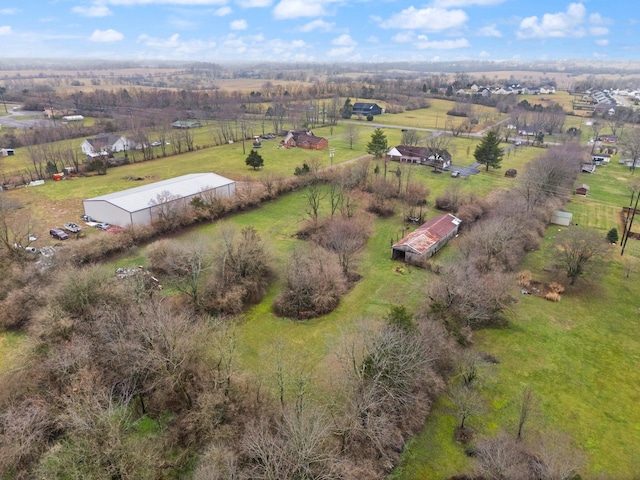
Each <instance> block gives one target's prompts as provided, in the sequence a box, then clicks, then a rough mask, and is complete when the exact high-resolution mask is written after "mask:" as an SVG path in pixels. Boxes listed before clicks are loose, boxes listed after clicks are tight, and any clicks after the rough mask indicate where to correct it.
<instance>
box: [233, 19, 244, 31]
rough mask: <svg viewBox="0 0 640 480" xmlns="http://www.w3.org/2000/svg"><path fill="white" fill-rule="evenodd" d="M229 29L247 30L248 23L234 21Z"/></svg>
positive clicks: (241, 20)
mask: <svg viewBox="0 0 640 480" xmlns="http://www.w3.org/2000/svg"><path fill="white" fill-rule="evenodd" d="M229 28H230V29H231V30H246V29H247V21H246V20H244V19H240V20H234V21H233V22H231V23H230V24H229Z"/></svg>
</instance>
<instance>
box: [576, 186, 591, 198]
mask: <svg viewBox="0 0 640 480" xmlns="http://www.w3.org/2000/svg"><path fill="white" fill-rule="evenodd" d="M587 193H589V185H587V184H586V183H583V184H582V185H578V186H577V187H576V195H582V196H583V197H586V196H587Z"/></svg>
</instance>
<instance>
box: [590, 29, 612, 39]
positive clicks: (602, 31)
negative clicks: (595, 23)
mask: <svg viewBox="0 0 640 480" xmlns="http://www.w3.org/2000/svg"><path fill="white" fill-rule="evenodd" d="M608 33H609V29H608V28H607V27H589V35H593V36H594V37H601V36H603V35H607V34H608Z"/></svg>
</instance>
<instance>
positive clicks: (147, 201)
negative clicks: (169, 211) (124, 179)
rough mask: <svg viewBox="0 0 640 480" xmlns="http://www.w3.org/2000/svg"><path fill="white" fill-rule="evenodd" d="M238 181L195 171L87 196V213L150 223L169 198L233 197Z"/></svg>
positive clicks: (123, 224)
mask: <svg viewBox="0 0 640 480" xmlns="http://www.w3.org/2000/svg"><path fill="white" fill-rule="evenodd" d="M235 191H236V182H234V181H233V180H229V179H228V178H225V177H222V176H220V175H217V174H215V173H192V174H189V175H182V176H181V177H176V178H171V179H169V180H163V181H161V182H155V183H150V184H148V185H142V186H140V187H135V188H130V189H128V190H122V191H120V192H115V193H109V194H107V195H101V196H99V197H95V198H90V199H87V200H84V201H83V202H82V203H83V206H84V213H85V215H88V216H90V217H92V218H94V219H97V220H99V221H101V222H107V223H110V224H112V225H118V226H120V227H128V226H141V225H149V224H150V223H152V222H153V221H154V220H155V219H156V218H157V216H158V211H159V210H160V208H162V207H163V206H164V205H166V203H169V202H189V201H190V200H191V199H192V198H194V197H197V196H200V195H202V194H203V192H207V195H211V194H213V195H215V196H218V197H230V196H231V195H233V194H234V193H235ZM161 204H163V205H161Z"/></svg>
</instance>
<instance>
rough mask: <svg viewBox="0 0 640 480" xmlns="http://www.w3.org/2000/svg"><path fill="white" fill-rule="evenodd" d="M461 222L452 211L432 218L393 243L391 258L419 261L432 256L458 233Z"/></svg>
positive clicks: (412, 261)
mask: <svg viewBox="0 0 640 480" xmlns="http://www.w3.org/2000/svg"><path fill="white" fill-rule="evenodd" d="M460 223H461V220H460V219H459V218H458V217H456V216H455V215H452V214H450V213H445V214H443V215H438V216H437V217H434V218H432V219H431V220H429V221H428V222H426V223H423V224H422V225H420V226H419V227H418V228H417V229H415V230H414V231H413V232H411V233H409V234H408V235H407V236H406V237H404V238H403V239H402V240H400V241H399V242H397V243H395V244H394V245H392V247H391V258H392V259H393V260H404V261H405V262H407V263H419V262H420V261H421V260H425V259H427V258H429V257H432V256H433V255H435V254H436V253H437V252H438V250H440V249H441V248H442V247H444V246H445V245H446V244H447V242H448V241H449V240H450V239H451V238H452V237H455V236H456V235H457V234H458V228H459V227H460Z"/></svg>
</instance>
